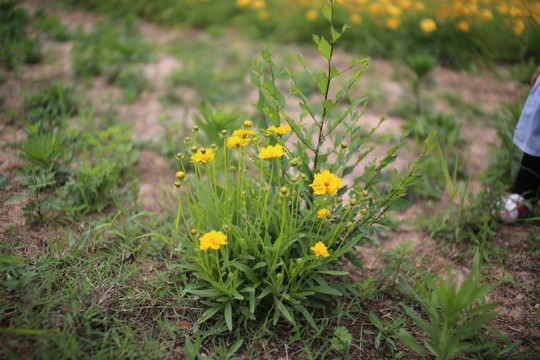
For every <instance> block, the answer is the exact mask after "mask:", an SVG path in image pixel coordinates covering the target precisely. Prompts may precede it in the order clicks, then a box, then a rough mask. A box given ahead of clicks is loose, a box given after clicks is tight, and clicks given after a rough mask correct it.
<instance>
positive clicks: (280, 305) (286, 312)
mask: <svg viewBox="0 0 540 360" xmlns="http://www.w3.org/2000/svg"><path fill="white" fill-rule="evenodd" d="M276 306H277V309H278V310H279V312H280V313H281V315H283V317H284V318H285V319H287V320H289V321H290V322H291V323H292V324H293V325H296V322H295V321H294V318H293V317H292V315H291V313H290V312H289V310H288V309H287V306H285V305H284V304H283V303H282V302H281V301H279V300H278V301H276Z"/></svg>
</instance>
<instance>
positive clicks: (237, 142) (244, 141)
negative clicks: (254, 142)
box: [227, 136, 251, 149]
mask: <svg viewBox="0 0 540 360" xmlns="http://www.w3.org/2000/svg"><path fill="white" fill-rule="evenodd" d="M250 141H251V139H249V138H241V137H238V136H231V137H230V138H228V139H227V147H228V148H229V149H230V148H232V147H233V146H246V145H248V144H249V142H250Z"/></svg>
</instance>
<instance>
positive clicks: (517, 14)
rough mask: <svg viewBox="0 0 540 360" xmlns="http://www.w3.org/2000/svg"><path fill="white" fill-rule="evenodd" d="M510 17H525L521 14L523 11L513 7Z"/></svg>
mask: <svg viewBox="0 0 540 360" xmlns="http://www.w3.org/2000/svg"><path fill="white" fill-rule="evenodd" d="M510 16H511V17H515V18H521V17H523V14H522V13H521V10H519V9H518V8H517V7H515V6H512V7H511V8H510Z"/></svg>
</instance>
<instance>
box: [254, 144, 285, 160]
mask: <svg viewBox="0 0 540 360" xmlns="http://www.w3.org/2000/svg"><path fill="white" fill-rule="evenodd" d="M283 155H285V153H284V151H283V146H281V145H279V144H277V145H275V146H272V145H268V146H267V147H265V148H262V149H261V151H260V152H259V157H260V158H261V159H275V158H278V157H282V156H283Z"/></svg>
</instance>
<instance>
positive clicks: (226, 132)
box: [219, 129, 229, 136]
mask: <svg viewBox="0 0 540 360" xmlns="http://www.w3.org/2000/svg"><path fill="white" fill-rule="evenodd" d="M219 134H220V135H221V136H227V135H228V134H229V132H228V131H227V130H225V129H223V130H221V131H220V133H219Z"/></svg>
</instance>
